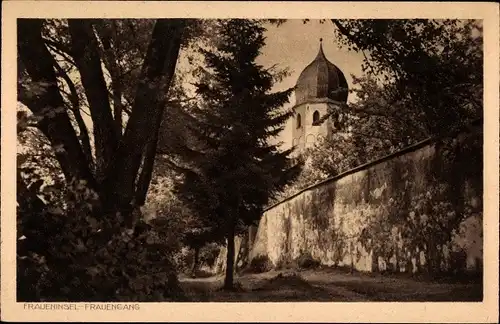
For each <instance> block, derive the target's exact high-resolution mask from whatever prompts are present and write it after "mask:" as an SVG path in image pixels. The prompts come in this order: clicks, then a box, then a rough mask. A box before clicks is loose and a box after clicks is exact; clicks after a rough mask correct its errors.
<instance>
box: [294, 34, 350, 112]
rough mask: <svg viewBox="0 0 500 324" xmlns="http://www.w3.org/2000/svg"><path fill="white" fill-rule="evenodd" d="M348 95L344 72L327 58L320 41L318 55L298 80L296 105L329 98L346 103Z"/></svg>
mask: <svg viewBox="0 0 500 324" xmlns="http://www.w3.org/2000/svg"><path fill="white" fill-rule="evenodd" d="M342 89H344V91H342ZM347 94H348V92H347V80H346V78H345V76H344V74H343V73H342V71H340V69H339V68H338V67H337V66H335V65H334V64H333V63H331V62H330V61H328V59H327V58H326V57H325V53H323V44H322V39H320V45H319V52H318V55H316V58H315V59H314V60H313V61H312V62H311V63H310V64H309V65H308V66H306V68H305V69H304V70H303V71H302V73H301V74H300V76H299V79H298V80H297V84H296V86H295V101H296V102H295V104H296V105H300V104H302V103H305V102H314V101H318V99H323V100H324V99H327V98H328V99H331V100H334V101H340V102H346V101H347Z"/></svg>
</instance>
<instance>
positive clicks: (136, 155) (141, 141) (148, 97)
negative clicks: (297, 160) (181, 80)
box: [105, 19, 185, 208]
mask: <svg viewBox="0 0 500 324" xmlns="http://www.w3.org/2000/svg"><path fill="white" fill-rule="evenodd" d="M184 27H185V22H184V20H182V19H159V20H158V21H157V22H156V23H155V27H154V29H153V34H152V38H151V41H150V44H149V47H148V50H147V53H146V57H145V59H144V63H143V66H142V71H141V76H140V78H139V80H140V82H139V84H138V87H137V91H136V95H135V99H134V105H133V107H132V113H131V115H130V118H129V121H128V124H127V127H126V129H125V133H124V135H123V141H122V145H121V146H120V149H119V151H118V153H117V154H116V159H115V161H114V164H113V167H112V168H111V169H110V170H109V171H110V172H109V177H108V178H107V179H106V184H105V185H106V188H107V189H108V190H109V193H108V194H110V195H112V196H113V198H114V200H115V201H116V203H117V204H119V205H121V206H123V207H124V208H125V207H126V206H128V205H130V202H131V201H132V198H133V197H134V195H135V183H136V177H137V173H138V171H139V168H140V164H141V160H142V156H143V153H144V150H145V147H146V145H147V144H148V143H149V142H150V141H151V140H153V139H154V137H155V134H156V132H157V128H158V127H159V123H158V119H161V118H162V115H163V110H164V106H165V101H166V100H165V99H164V98H163V97H162V96H164V95H165V94H166V93H168V90H169V88H170V84H171V82H172V80H173V76H174V71H175V66H176V63H177V58H178V55H179V50H180V44H181V38H182V34H183V31H184ZM155 153H156V152H155Z"/></svg>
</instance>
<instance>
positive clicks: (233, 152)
mask: <svg viewBox="0 0 500 324" xmlns="http://www.w3.org/2000/svg"><path fill="white" fill-rule="evenodd" d="M216 29H217V32H218V36H216V37H214V39H213V42H214V43H213V48H212V49H210V50H208V49H206V50H201V53H202V54H203V56H204V58H205V63H206V64H205V65H206V66H205V67H204V68H203V69H201V72H200V80H201V81H200V82H198V83H196V84H195V85H196V93H197V95H198V97H199V99H200V100H199V105H198V106H197V107H195V108H193V109H191V112H190V122H189V124H188V127H189V130H190V133H191V138H190V141H188V142H189V143H186V145H185V147H184V149H183V150H180V151H179V150H178V151H177V158H180V160H179V159H177V164H181V165H182V166H183V167H182V170H183V173H184V180H183V181H182V182H181V183H179V184H178V186H177V188H176V192H177V194H178V196H179V198H180V199H181V200H182V201H183V202H184V203H186V204H187V205H188V206H189V208H190V209H191V210H193V211H195V212H196V213H198V214H199V215H200V217H202V218H203V219H204V220H205V223H206V224H211V226H212V227H213V228H214V229H216V230H215V231H213V233H214V235H220V236H221V237H224V238H225V239H226V240H227V251H228V253H227V266H226V277H225V281H224V288H225V289H232V287H233V273H234V256H235V247H234V238H235V235H238V234H239V233H241V232H242V231H244V230H245V229H246V228H247V227H248V225H250V224H255V223H256V222H257V221H258V220H259V219H260V217H261V215H262V213H263V209H264V208H265V206H266V205H267V204H268V203H269V201H270V199H272V198H273V197H275V195H276V194H278V193H279V192H281V190H282V189H283V188H284V186H285V185H287V184H289V183H291V182H292V181H293V180H294V179H295V177H296V176H297V175H298V173H299V172H300V170H301V167H302V163H301V162H298V161H294V160H293V159H292V158H291V155H290V154H291V153H292V151H291V150H280V148H279V146H278V145H279V144H272V143H271V141H270V139H271V138H272V137H275V136H276V135H278V134H279V133H280V132H281V131H282V130H283V128H284V126H285V123H286V121H287V120H288V119H289V118H290V117H291V115H292V114H293V112H292V111H291V110H289V111H284V109H283V105H284V104H285V103H287V102H288V100H289V96H290V94H291V91H292V89H288V90H285V91H279V92H271V90H272V87H273V85H274V84H275V82H277V81H279V80H280V77H281V76H282V75H283V71H277V70H276V69H274V68H270V69H266V68H264V67H263V66H261V65H259V64H257V63H256V59H257V57H258V56H259V54H260V50H261V49H262V47H263V46H264V45H265V37H264V32H265V28H264V27H263V26H262V21H256V20H241V19H231V20H218V21H217V28H216ZM179 161H181V162H179ZM216 233H217V234H216Z"/></svg>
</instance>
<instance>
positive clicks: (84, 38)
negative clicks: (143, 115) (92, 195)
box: [68, 19, 118, 182]
mask: <svg viewBox="0 0 500 324" xmlns="http://www.w3.org/2000/svg"><path fill="white" fill-rule="evenodd" d="M68 25H69V32H70V34H71V49H72V56H73V58H74V60H75V63H76V66H77V68H78V71H79V72H80V76H81V79H82V85H83V88H84V89H85V95H86V97H87V101H88V103H89V108H90V115H91V117H92V127H93V131H94V143H95V152H96V178H97V180H98V182H101V181H102V180H103V179H104V178H105V175H106V173H107V169H108V167H110V165H111V161H112V160H113V157H114V156H115V153H116V149H117V147H118V139H117V134H116V128H115V124H114V121H113V115H112V113H111V105H110V103H109V95H108V89H107V87H106V81H105V80H104V74H103V70H102V66H101V64H102V63H101V58H100V56H99V47H98V44H97V39H96V36H95V34H94V29H93V27H92V23H91V22H90V21H88V20H82V19H69V20H68Z"/></svg>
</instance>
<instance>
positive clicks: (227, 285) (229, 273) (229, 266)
mask: <svg viewBox="0 0 500 324" xmlns="http://www.w3.org/2000/svg"><path fill="white" fill-rule="evenodd" d="M233 281H234V226H232V227H231V228H230V229H229V231H228V234H227V257H226V277H225V278H224V290H232V289H233V288H234V286H233Z"/></svg>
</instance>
